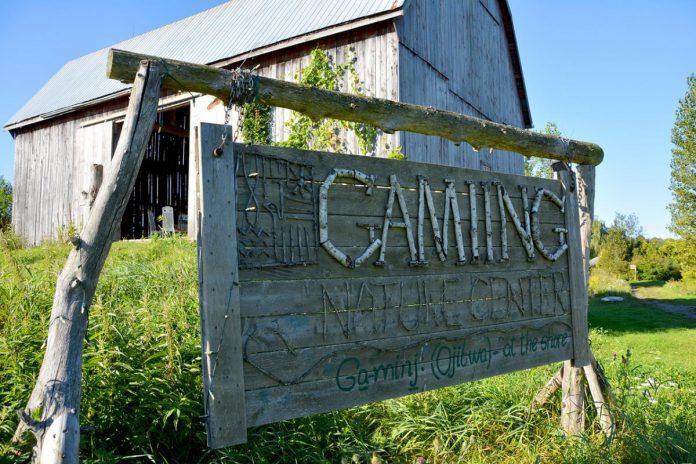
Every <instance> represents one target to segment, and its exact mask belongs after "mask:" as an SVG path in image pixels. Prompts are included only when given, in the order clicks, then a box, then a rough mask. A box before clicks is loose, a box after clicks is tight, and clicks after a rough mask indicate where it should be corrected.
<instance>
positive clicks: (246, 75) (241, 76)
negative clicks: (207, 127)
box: [213, 68, 256, 157]
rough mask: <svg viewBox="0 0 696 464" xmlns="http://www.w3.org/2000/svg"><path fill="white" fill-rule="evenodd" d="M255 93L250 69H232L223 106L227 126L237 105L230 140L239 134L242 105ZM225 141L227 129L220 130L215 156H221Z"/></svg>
mask: <svg viewBox="0 0 696 464" xmlns="http://www.w3.org/2000/svg"><path fill="white" fill-rule="evenodd" d="M255 94H256V85H255V82H254V77H253V75H252V74H251V71H248V70H244V69H241V68H238V69H235V70H234V71H232V76H231V83H230V95H229V98H228V99H227V105H226V106H225V119H224V123H223V124H224V125H225V126H227V125H229V123H230V115H231V113H232V107H233V106H234V105H235V104H236V105H237V126H236V127H235V130H234V133H233V134H232V141H233V142H236V141H237V137H238V136H239V126H240V124H241V121H242V112H243V108H244V105H245V104H246V103H248V102H250V101H252V100H253V99H254V97H255ZM226 141H227V131H226V130H225V131H223V132H222V136H221V137H220V145H219V146H218V147H217V148H216V149H215V151H214V152H213V154H214V155H215V156H216V157H220V156H222V153H223V149H224V147H225V142H226Z"/></svg>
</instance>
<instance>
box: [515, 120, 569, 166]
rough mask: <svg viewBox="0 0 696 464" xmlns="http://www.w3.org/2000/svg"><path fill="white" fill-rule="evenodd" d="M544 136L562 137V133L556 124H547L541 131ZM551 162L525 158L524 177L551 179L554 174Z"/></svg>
mask: <svg viewBox="0 0 696 464" xmlns="http://www.w3.org/2000/svg"><path fill="white" fill-rule="evenodd" d="M539 132H540V133H542V134H547V135H556V136H561V135H563V134H561V131H560V130H559V129H558V126H557V125H556V123H555V122H547V123H546V126H545V127H544V128H543V129H542V130H540V131H539ZM551 163H552V161H551V160H547V159H544V158H536V157H525V158H524V175H525V176H531V177H543V178H544V179H551V178H552V177H553V172H552V170H551Z"/></svg>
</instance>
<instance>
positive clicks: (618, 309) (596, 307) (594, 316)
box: [588, 295, 696, 333]
mask: <svg viewBox="0 0 696 464" xmlns="http://www.w3.org/2000/svg"><path fill="white" fill-rule="evenodd" d="M621 296H623V297H624V298H626V299H625V300H624V301H621V302H615V303H606V302H603V301H601V299H600V298H599V297H597V298H590V307H589V315H588V319H589V323H590V327H591V328H597V327H601V328H603V329H606V330H609V331H613V332H617V333H622V332H660V331H664V330H669V329H677V328H683V329H696V320H694V319H689V318H686V317H683V316H677V315H674V314H669V313H667V312H665V311H662V310H660V309H658V308H655V307H652V306H649V305H647V304H646V303H643V302H641V301H640V300H637V299H635V298H633V297H631V296H628V295H621Z"/></svg>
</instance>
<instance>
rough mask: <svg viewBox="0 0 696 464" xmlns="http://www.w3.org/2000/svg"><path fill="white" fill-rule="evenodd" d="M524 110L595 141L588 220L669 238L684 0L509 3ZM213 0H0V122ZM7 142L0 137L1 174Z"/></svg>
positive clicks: (694, 24)
mask: <svg viewBox="0 0 696 464" xmlns="http://www.w3.org/2000/svg"><path fill="white" fill-rule="evenodd" d="M509 1H510V6H511V9H512V14H513V19H514V22H515V29H516V32H517V41H518V45H519V49H520V55H521V59H522V68H523V71H524V76H525V80H526V84H527V92H528V94H529V100H530V106H531V110H532V117H533V119H534V123H535V125H536V126H537V127H543V126H544V124H545V123H546V121H554V122H556V123H557V124H558V127H559V128H560V129H561V131H563V132H564V134H566V135H567V136H569V137H571V138H576V139H580V140H587V141H592V142H595V143H598V144H600V145H601V146H602V147H603V148H604V151H605V161H604V163H603V164H602V165H601V166H600V167H599V168H598V171H597V207H596V213H597V215H598V217H600V218H601V219H604V220H608V221H610V220H611V219H612V218H613V216H614V213H615V212H622V213H636V214H637V215H638V217H639V219H640V221H641V223H642V225H643V227H644V229H645V232H646V235H648V236H662V237H665V236H668V232H667V229H666V226H667V225H668V224H669V213H668V212H667V209H666V208H667V204H668V203H669V202H670V200H671V196H670V192H669V189H668V185H669V161H670V156H671V152H670V149H671V143H670V130H671V127H672V124H673V122H674V112H675V110H676V108H677V104H678V101H679V99H680V98H682V96H683V95H684V93H685V91H686V77H687V76H688V75H689V74H690V73H694V72H696V53H695V52H694V51H695V50H696V34H695V33H694V30H696V2H694V1H691V0H671V1H669V2H655V1H654V0H621V1H618V0H617V1H606V0H586V1H568V0H566V1H559V0H544V1H542V0H509ZM219 3H221V0H196V1H195V2H194V1H190V0H189V1H182V0H148V1H146V2H143V1H135V0H121V1H119V2H95V1H93V0H90V1H86V0H79V1H64V2H56V1H54V0H50V1H49V0H23V1H2V2H0V60H1V61H0V62H2V63H4V64H5V66H3V68H4V70H3V72H2V73H0V89H2V90H0V92H1V93H0V95H1V96H2V98H0V123H3V124H4V122H6V121H7V120H8V119H9V118H10V117H11V116H12V115H13V114H14V113H15V112H16V111H17V110H18V109H19V108H20V107H21V106H22V105H23V104H24V103H25V102H26V101H27V100H28V99H29V98H30V97H31V96H32V95H33V94H34V93H35V92H36V91H37V90H38V89H39V88H40V87H41V86H42V85H43V84H44V83H45V82H46V81H47V80H48V79H49V78H50V77H51V75H53V73H55V72H56V71H57V70H58V69H59V68H60V67H61V66H62V65H63V64H64V63H65V62H66V61H68V60H70V59H73V58H76V57H78V56H81V55H84V54H86V53H89V52H92V51H95V50H98V49H100V48H103V47H106V46H109V45H111V44H113V43H115V42H118V41H121V40H123V39H126V38H128V37H132V36H133V35H136V34H139V33H142V32H146V31H148V30H151V29H153V28H155V27H159V26H161V25H164V24H167V23H169V22H172V21H175V20H177V19H181V18H183V17H186V16H188V15H191V14H194V13H196V12H198V11H202V10H204V9H206V8H209V7H211V6H214V5H216V4H219ZM12 153H13V142H12V138H11V137H10V136H9V134H8V133H7V132H4V131H3V132H2V133H1V134H0V175H1V176H4V177H5V178H9V179H12V162H13V161H12Z"/></svg>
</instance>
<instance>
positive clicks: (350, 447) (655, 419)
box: [0, 238, 696, 463]
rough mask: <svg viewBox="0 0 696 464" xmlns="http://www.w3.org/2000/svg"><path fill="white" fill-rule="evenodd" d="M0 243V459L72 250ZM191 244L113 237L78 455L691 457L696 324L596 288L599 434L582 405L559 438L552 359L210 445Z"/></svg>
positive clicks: (314, 459) (695, 443) (93, 458)
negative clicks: (605, 419) (550, 387)
mask: <svg viewBox="0 0 696 464" xmlns="http://www.w3.org/2000/svg"><path fill="white" fill-rule="evenodd" d="M0 247H2V249H1V254H0V456H2V457H0V462H26V460H27V459H28V451H27V447H26V445H20V446H17V447H13V446H11V445H10V443H9V440H10V438H11V436H12V433H13V430H14V428H15V426H16V421H17V418H16V415H15V413H14V411H16V410H17V409H20V408H21V407H22V406H23V404H24V402H25V401H26V399H27V398H28V395H29V392H30V390H31V386H32V382H33V379H34V377H35V375H36V372H37V370H38V366H39V363H40V361H41V356H42V354H43V352H42V343H43V339H44V337H45V334H46V329H47V325H48V320H47V319H48V314H49V311H50V306H51V300H52V295H53V289H54V286H55V277H56V275H57V273H58V272H59V270H60V268H61V267H62V265H63V261H64V258H65V256H66V255H67V253H68V251H69V250H68V248H67V247H64V246H46V247H41V248H35V249H13V248H14V247H13V245H12V243H9V244H8V242H7V240H5V241H2V240H0ZM195 257H196V250H195V244H193V243H190V242H188V241H186V240H183V239H178V238H170V239H159V240H153V241H151V242H139V243H117V244H115V246H114V248H113V251H112V253H111V255H110V257H109V259H108V261H107V264H106V267H105V269H104V272H103V274H102V278H101V281H100V284H99V288H98V291H97V295H96V298H95V301H94V304H93V306H92V308H91V309H90V328H89V337H88V341H87V342H86V348H85V365H84V373H85V374H84V396H83V409H82V417H81V419H82V423H83V425H85V426H89V427H91V428H92V431H91V432H90V433H88V434H86V435H84V437H83V439H82V449H81V452H82V456H83V460H84V461H85V462H95V463H96V462H100V463H112V462H122V461H132V462H170V463H175V462H181V463H188V462H206V463H207V462H215V463H217V462H242V463H274V462H301V463H304V462H309V463H324V462H364V463H367V462H396V463H414V462H416V459H417V458H419V457H421V458H423V459H425V460H426V461H427V462H429V463H451V462H505V463H508V462H515V463H539V462H549V463H550V462H553V463H559V462H587V463H594V462H621V463H643V462H645V463H649V462H693V461H694V457H693V456H694V455H695V454H696V415H695V414H694V411H695V410H696V366H695V365H694V359H696V326H695V325H694V324H693V323H692V322H691V321H689V320H686V319H684V318H680V317H677V316H671V315H668V314H664V313H661V312H659V311H658V310H655V309H651V308H646V307H643V306H641V305H640V304H639V303H638V302H636V301H635V300H632V299H630V300H627V301H625V302H623V303H612V304H601V303H599V302H598V301H595V300H593V301H592V302H591V310H590V325H591V328H592V329H591V339H592V343H593V349H594V351H595V354H596V356H597V357H598V358H599V360H600V361H601V362H602V364H603V365H604V367H605V369H606V371H607V375H608V377H609V379H610V381H611V382H612V384H613V386H614V389H615V392H616V395H617V398H618V401H619V405H620V408H621V411H620V412H618V411H617V416H618V418H619V430H618V433H617V435H616V437H614V439H613V440H611V441H609V442H607V441H605V440H604V439H603V437H602V435H601V434H600V433H599V432H598V427H597V424H596V423H595V421H594V413H593V412H592V410H591V409H588V414H589V418H590V419H591V420H592V424H591V426H590V427H588V429H587V433H586V434H585V435H584V436H582V437H581V438H579V439H577V440H567V439H565V438H564V437H563V435H562V434H561V432H560V430H559V427H558V424H559V422H560V418H559V412H560V399H559V398H556V400H555V402H554V403H553V404H552V405H550V406H549V407H548V408H544V409H541V410H538V411H532V410H531V409H530V408H529V405H530V403H531V401H532V398H533V397H534V395H535V394H536V392H537V391H538V390H539V389H540V388H541V387H542V386H543V385H544V384H545V382H546V381H547V380H548V379H549V378H550V376H551V375H552V374H553V373H554V372H555V370H556V369H557V368H558V366H554V365H549V366H543V367H540V368H537V369H531V370H527V371H522V372H516V373H513V374H508V375H503V376H499V377H495V378H491V379H486V380H483V381H478V382H472V383H468V384H464V385H460V386H457V387H452V388H445V389H442V390H438V391H434V392H429V393H424V394H417V395H413V396H410V397H406V398H402V399H397V400H389V401H384V402H380V403H375V404H371V405H367V406H362V407H356V408H351V409H348V410H344V411H337V412H333V413H328V414H322V415H318V416H314V417H311V418H304V419H297V420H293V421H287V422H283V423H279V424H274V425H270V426H264V427H259V428H255V429H251V430H250V434H249V443H248V444H246V445H243V446H239V447H234V448H229V449H226V450H218V451H210V450H207V449H206V448H205V436H204V433H203V427H202V425H201V423H200V421H199V419H198V416H199V415H201V414H202V401H201V390H202V387H201V372H200V347H199V335H198V329H199V326H198V289H197V273H196V262H195ZM627 350H630V352H631V355H630V356H627V354H626V353H627ZM614 354H616V356H614ZM622 355H623V358H622ZM658 358H659V359H658ZM16 453H19V454H16Z"/></svg>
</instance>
